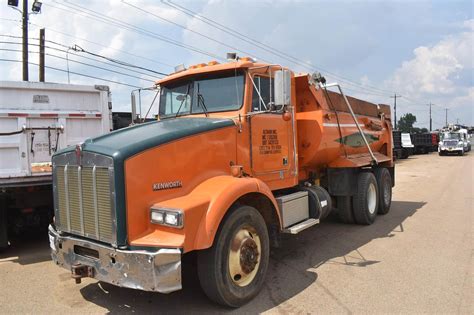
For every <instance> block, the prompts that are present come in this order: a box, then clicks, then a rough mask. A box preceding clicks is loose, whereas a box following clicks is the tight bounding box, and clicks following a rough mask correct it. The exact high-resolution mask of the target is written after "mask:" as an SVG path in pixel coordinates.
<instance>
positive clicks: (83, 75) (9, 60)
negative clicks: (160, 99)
mask: <svg viewBox="0 0 474 315" xmlns="http://www.w3.org/2000/svg"><path fill="white" fill-rule="evenodd" d="M0 61H5V62H16V63H21V61H20V60H14V59H3V58H2V59H0ZM28 64H30V65H33V66H39V64H37V63H34V62H28ZM45 68H47V69H51V70H55V71H60V72H68V71H67V70H64V69H60V68H55V67H50V66H45ZM69 73H72V74H75V75H78V76H82V77H86V78H91V79H97V80H101V81H105V82H110V83H115V84H120V85H125V86H129V87H132V88H136V89H140V88H141V87H140V86H136V85H132V84H128V83H123V82H119V81H114V80H109V79H104V78H100V77H96V76H92V75H88V74H84V73H79V72H73V71H69Z"/></svg>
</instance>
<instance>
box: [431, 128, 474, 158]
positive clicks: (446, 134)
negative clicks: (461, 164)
mask: <svg viewBox="0 0 474 315" xmlns="http://www.w3.org/2000/svg"><path fill="white" fill-rule="evenodd" d="M439 138H440V142H439V144H438V153H439V155H446V154H450V153H456V154H458V155H461V156H462V155H464V153H466V152H469V151H470V150H471V142H470V134H469V133H468V131H467V129H465V128H462V127H460V126H457V125H449V126H447V127H445V128H443V129H442V130H441V131H440V133H439Z"/></svg>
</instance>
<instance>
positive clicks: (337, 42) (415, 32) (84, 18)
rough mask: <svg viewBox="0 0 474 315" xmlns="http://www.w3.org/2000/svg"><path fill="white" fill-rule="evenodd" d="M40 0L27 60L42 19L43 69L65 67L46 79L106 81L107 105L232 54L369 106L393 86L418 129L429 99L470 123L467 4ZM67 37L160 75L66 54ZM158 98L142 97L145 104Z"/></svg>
mask: <svg viewBox="0 0 474 315" xmlns="http://www.w3.org/2000/svg"><path fill="white" fill-rule="evenodd" d="M32 2H33V1H32V0H30V3H32ZM42 2H43V5H42V12H41V14H31V15H30V20H29V22H30V24H29V38H30V44H32V45H30V47H29V50H30V54H29V59H30V62H32V63H38V46H37V45H38V40H37V38H38V35H39V29H40V28H41V27H45V28H46V39H47V40H48V42H47V46H48V48H47V49H46V52H47V53H48V54H49V55H47V56H46V65H47V66H49V67H54V68H56V69H61V70H63V71H57V70H52V69H47V70H46V81H48V82H58V83H67V82H68V80H69V82H70V83H73V84H86V85H91V84H107V85H109V86H110V88H111V91H112V100H113V106H114V111H130V105H129V104H130V100H129V99H130V92H131V91H132V90H133V89H135V87H150V86H152V85H153V81H155V80H156V79H158V78H159V77H160V76H159V75H158V73H165V74H166V73H171V72H173V68H174V66H176V65H178V64H185V65H186V66H189V65H193V64H197V63H201V62H208V61H210V60H218V61H223V59H224V58H225V55H226V53H227V52H237V53H238V54H239V56H251V57H254V58H257V59H258V60H261V61H268V62H272V63H278V64H282V65H284V66H288V67H289V68H290V69H292V70H294V71H295V72H307V73H312V72H314V71H319V72H321V73H322V74H323V75H324V76H326V77H327V79H328V81H330V82H334V81H337V82H339V83H340V84H341V85H342V87H343V89H344V90H345V91H346V93H347V94H349V95H352V96H355V97H357V98H361V99H364V100H369V101H372V102H375V103H383V104H390V105H393V101H394V99H393V97H391V96H393V95H394V94H395V93H396V94H397V95H400V96H401V97H398V98H397V116H398V117H400V116H401V115H403V114H404V113H408V112H410V113H413V114H414V115H415V116H416V117H417V123H416V124H415V126H417V127H426V128H428V127H429V106H428V104H429V103H430V102H431V103H432V104H434V105H432V118H433V129H436V128H439V127H441V126H442V125H444V122H445V115H446V110H445V109H446V108H447V109H448V111H447V113H448V121H449V122H450V123H455V122H456V121H459V123H462V124H467V125H474V113H473V108H474V104H473V103H474V84H473V73H474V72H473V70H474V69H473V63H474V43H473V39H474V19H473V9H474V8H473V2H472V1H456V0H445V1H418V0H415V1H394V0H388V1H387V0H385V1H382V0H380V1H375V0H370V1H369V0H364V1H362V0H352V1H342V0H341V1H337V0H336V1H334V0H333V1H329V0H328V1H289V0H288V1H283V0H281V1H275V0H274V1H267V0H261V1H256V0H254V1H248V0H232V1H230V0H226V1H224V0H208V1H183V0H171V1H170V0H165V1H144V0H142V1H133V0H122V1H119V0H114V1H113V0H109V1H106V0H98V1H77V0H67V1H59V0H44V1H42ZM20 3H21V0H20ZM0 8H1V10H0V59H6V60H16V61H19V60H21V52H20V51H16V50H21V45H20V44H19V43H21V38H19V36H21V22H20V18H21V14H20V13H19V12H17V11H15V10H13V9H11V8H9V7H8V6H7V4H6V1H4V3H3V4H0ZM187 10H188V11H187ZM189 10H190V11H189ZM186 12H187V13H188V14H185V13H186ZM195 13H197V14H199V16H196V15H195ZM203 17H204V18H203ZM206 18H207V19H206ZM213 22H217V23H219V24H218V25H217V27H216V24H213ZM210 24H211V25H210ZM9 36H10V37H9ZM74 45H78V46H79V47H81V48H82V49H84V50H85V51H87V52H91V53H95V54H99V55H102V56H106V57H108V58H113V59H116V60H120V61H123V62H127V63H131V64H134V65H137V66H140V67H142V68H146V69H151V70H153V71H155V72H148V71H147V70H142V69H138V68H134V69H133V70H134V72H131V71H129V69H124V68H123V65H122V66H120V65H119V66H120V67H122V68H119V67H115V66H113V64H111V63H109V62H108V61H106V60H105V59H100V58H99V59H98V58H97V57H95V56H93V55H91V54H88V53H85V52H79V51H74V50H71V49H69V52H67V51H68V47H73V46H74ZM66 55H67V59H69V62H67V61H66ZM86 58H89V59H86ZM90 58H92V60H91V59H90ZM94 60H99V61H101V62H97V61H94ZM79 62H82V64H81V63H79ZM104 62H105V63H104ZM83 63H87V64H91V65H94V66H95V67H91V66H90V65H85V64H83ZM115 65H118V64H115ZM68 66H69V70H70V73H69V78H68V73H67V71H66V70H67V68H68ZM97 67H102V68H105V70H104V69H99V68H97ZM37 68H38V67H37V66H36V65H30V67H29V71H30V81H38V69H37ZM0 69H1V71H0V80H21V79H22V78H21V73H22V72H21V63H18V62H12V61H0ZM106 70H112V71H115V72H111V71H106ZM72 72H74V73H81V74H86V75H89V76H95V77H98V78H102V79H107V80H111V81H115V82H120V83H122V84H118V83H114V82H105V81H101V80H98V79H92V78H88V77H82V76H79V75H77V74H73V73H72ZM124 74H125V75H124ZM123 84H127V85H123ZM153 96H154V93H153V92H144V93H143V94H142V110H143V111H144V112H146V111H147V110H148V108H149V106H150V104H151V102H152V99H153ZM154 111H156V108H153V109H152V112H154Z"/></svg>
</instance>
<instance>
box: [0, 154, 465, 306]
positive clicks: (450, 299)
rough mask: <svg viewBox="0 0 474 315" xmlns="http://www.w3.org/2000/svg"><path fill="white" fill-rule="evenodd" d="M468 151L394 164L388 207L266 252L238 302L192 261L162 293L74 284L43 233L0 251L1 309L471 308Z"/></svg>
mask: <svg viewBox="0 0 474 315" xmlns="http://www.w3.org/2000/svg"><path fill="white" fill-rule="evenodd" d="M473 172H474V154H473V153H471V154H468V155H465V156H464V157H458V156H446V157H440V156H438V155H437V154H435V153H432V154H429V155H415V156H412V157H410V158H409V159H407V160H402V161H400V162H399V163H397V168H396V181H397V185H396V187H395V190H394V196H393V199H394V201H393V204H392V208H391V212H390V213H389V214H388V215H385V216H379V217H378V218H377V221H376V222H375V224H373V225H372V226H355V225H344V224H340V223H338V222H337V221H336V220H335V219H329V220H328V221H327V222H324V223H322V224H321V225H319V226H317V227H315V228H313V229H310V230H307V231H304V232H302V233H301V234H299V235H298V236H296V237H292V238H289V239H286V240H285V241H284V243H283V246H282V248H281V249H279V250H278V251H275V252H273V253H272V259H271V264H270V268H269V273H268V278H267V282H266V285H265V287H264V289H263V291H262V292H261V293H260V295H259V296H258V297H257V298H256V299H255V300H253V301H252V302H251V303H249V304H248V305H246V306H244V307H242V308H240V309H238V310H228V309H224V308H221V307H218V306H215V305H214V304H212V303H211V302H210V301H209V300H208V299H207V298H206V297H205V295H204V294H203V293H202V291H201V289H200V288H199V283H198V280H197V277H196V275H195V271H194V269H193V267H192V266H191V267H186V269H185V271H184V275H183V276H184V279H185V282H184V290H182V291H180V292H177V293H174V294H171V295H160V294H153V293H146V292H140V291H135V290H130V289H121V288H117V287H114V286H112V285H108V284H106V283H97V282H96V281H94V280H85V281H83V283H82V284H80V285H76V284H74V281H73V280H71V279H70V276H69V273H68V271H66V270H62V269H59V268H58V267H56V266H55V265H53V263H52V262H51V261H50V258H49V247H48V242H47V237H46V236H45V235H41V234H36V235H33V236H30V237H29V238H26V239H25V240H22V241H19V242H18V243H17V244H16V245H15V246H14V247H13V248H12V249H11V250H9V251H8V252H7V253H4V254H0V313H81V314H84V313H107V312H113V313H119V312H135V313H150V312H168V313H169V312H176V313H177V312H180V313H183V312H199V313H204V312H205V313H213V312H215V313H222V312H235V313H261V312H268V313H367V312H370V313H386V312H391V313H393V312H397V313H399V312H403V313H420V312H425V313H471V314H472V312H473V303H474V296H473V288H472V276H473V265H472V252H473V246H472V244H473V243H472V231H473V224H472V212H473V208H474V207H473V196H474V188H473Z"/></svg>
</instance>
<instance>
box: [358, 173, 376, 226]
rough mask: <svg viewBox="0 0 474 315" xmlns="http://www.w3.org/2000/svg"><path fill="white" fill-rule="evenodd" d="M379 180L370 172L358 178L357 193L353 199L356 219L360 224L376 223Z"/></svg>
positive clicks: (360, 174) (361, 174)
mask: <svg viewBox="0 0 474 315" xmlns="http://www.w3.org/2000/svg"><path fill="white" fill-rule="evenodd" d="M378 194H379V190H378V186H377V180H376V179H375V176H374V174H372V173H370V172H362V173H359V176H358V178H357V193H356V194H355V195H354V199H353V209H354V219H355V222H356V223H358V224H364V225H369V224H372V223H374V221H375V217H376V216H377V211H378V205H379V200H378V199H379V198H378Z"/></svg>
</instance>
